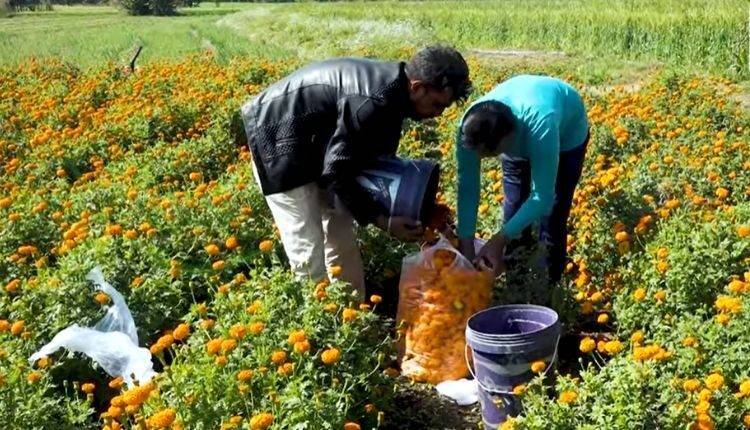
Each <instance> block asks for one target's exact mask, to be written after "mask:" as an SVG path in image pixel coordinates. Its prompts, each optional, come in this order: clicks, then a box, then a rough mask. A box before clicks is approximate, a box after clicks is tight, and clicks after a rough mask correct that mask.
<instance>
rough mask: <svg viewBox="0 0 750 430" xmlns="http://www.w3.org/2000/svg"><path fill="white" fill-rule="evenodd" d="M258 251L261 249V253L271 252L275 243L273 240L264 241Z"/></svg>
mask: <svg viewBox="0 0 750 430" xmlns="http://www.w3.org/2000/svg"><path fill="white" fill-rule="evenodd" d="M258 249H260V252H271V250H273V241H272V240H268V239H266V240H264V241H262V242H261V243H260V244H259V245H258Z"/></svg>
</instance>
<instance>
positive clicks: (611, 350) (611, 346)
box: [604, 340, 623, 355]
mask: <svg viewBox="0 0 750 430" xmlns="http://www.w3.org/2000/svg"><path fill="white" fill-rule="evenodd" d="M604 348H605V350H606V351H607V354H609V355H615V354H617V353H618V352H620V351H622V348H623V346H622V342H620V341H619V340H610V341H609V342H607V343H606V345H605V346H604Z"/></svg>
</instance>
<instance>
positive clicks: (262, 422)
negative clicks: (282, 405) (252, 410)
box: [250, 412, 273, 430]
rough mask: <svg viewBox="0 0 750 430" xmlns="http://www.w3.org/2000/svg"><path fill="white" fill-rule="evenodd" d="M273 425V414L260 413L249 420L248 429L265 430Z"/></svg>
mask: <svg viewBox="0 0 750 430" xmlns="http://www.w3.org/2000/svg"><path fill="white" fill-rule="evenodd" d="M271 424H273V414H270V413H268V412H262V413H259V414H255V415H253V416H252V417H251V418H250V429H252V430H265V429H267V428H268V427H271Z"/></svg>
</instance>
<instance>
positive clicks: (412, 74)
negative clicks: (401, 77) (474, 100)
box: [406, 45, 472, 100]
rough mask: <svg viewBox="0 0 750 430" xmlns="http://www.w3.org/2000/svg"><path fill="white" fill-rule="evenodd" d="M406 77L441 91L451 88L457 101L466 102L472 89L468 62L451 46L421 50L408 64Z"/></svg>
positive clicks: (434, 46)
mask: <svg viewBox="0 0 750 430" xmlns="http://www.w3.org/2000/svg"><path fill="white" fill-rule="evenodd" d="M406 75H407V76H408V77H409V79H415V80H420V81H422V82H424V83H425V84H427V85H429V86H431V87H434V88H437V89H440V90H443V89H445V88H451V89H452V90H453V98H454V99H455V100H465V99H466V97H467V96H468V95H469V94H470V93H471V89H472V88H471V80H470V79H469V66H468V65H467V64H466V60H464V57H463V56H461V53H460V52H458V51H456V50H455V49H454V48H452V47H450V46H445V45H433V46H428V47H426V48H424V49H422V50H420V51H419V52H417V53H416V54H414V56H413V57H411V59H410V60H409V62H408V63H406Z"/></svg>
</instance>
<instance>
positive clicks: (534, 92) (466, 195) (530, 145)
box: [455, 75, 589, 239]
mask: <svg viewBox="0 0 750 430" xmlns="http://www.w3.org/2000/svg"><path fill="white" fill-rule="evenodd" d="M489 100H495V101H500V102H502V103H504V104H505V105H507V106H508V107H509V108H510V110H511V112H512V113H513V116H514V117H515V118H514V119H515V122H514V130H515V133H514V136H513V139H512V141H511V142H510V143H509V145H508V146H507V148H505V149H504V154H506V156H509V157H511V158H523V159H527V160H528V161H529V165H530V167H531V190H530V194H529V197H528V199H526V201H525V202H524V203H523V204H522V205H521V207H520V208H519V209H518V211H517V212H516V214H515V215H513V217H511V218H510V219H509V220H506V222H505V223H504V224H503V227H502V229H501V230H500V234H501V235H502V236H503V237H504V238H506V239H512V238H515V237H517V236H519V235H520V233H521V232H522V231H523V230H524V229H525V228H526V227H528V226H529V225H531V223H533V222H535V221H537V220H539V219H540V218H541V217H542V216H544V215H547V214H549V213H550V212H551V210H552V204H553V201H554V197H555V182H556V179H557V168H558V161H559V159H560V152H562V151H569V150H571V149H575V148H577V147H578V146H580V145H582V144H583V142H584V140H585V139H586V136H587V134H588V129H589V124H588V119H587V117H586V108H585V107H584V105H583V100H582V99H581V96H580V95H579V94H578V92H577V91H576V90H575V89H574V88H573V87H571V86H570V85H568V84H566V83H565V82H563V81H561V80H559V79H556V78H552V77H548V76H533V75H519V76H515V77H513V78H510V79H508V80H507V81H504V82H502V83H500V84H499V85H498V86H496V87H495V88H494V89H492V90H491V91H490V92H488V93H487V94H485V95H484V96H482V97H480V98H479V99H478V100H476V101H475V102H474V103H473V104H472V106H473V105H474V104H477V103H481V102H483V101H489ZM469 109H471V107H470V108H469ZM467 112H468V110H467ZM462 124H463V117H462V118H461V121H460V122H459V127H458V133H457V136H456V145H455V146H456V160H457V164H458V172H457V173H458V234H459V236H460V237H474V234H475V232H476V226H477V208H478V206H479V187H480V168H481V163H480V160H479V156H478V155H477V153H476V151H474V150H471V149H467V148H464V146H463V145H462V143H461V125H462Z"/></svg>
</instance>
